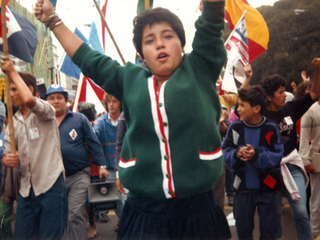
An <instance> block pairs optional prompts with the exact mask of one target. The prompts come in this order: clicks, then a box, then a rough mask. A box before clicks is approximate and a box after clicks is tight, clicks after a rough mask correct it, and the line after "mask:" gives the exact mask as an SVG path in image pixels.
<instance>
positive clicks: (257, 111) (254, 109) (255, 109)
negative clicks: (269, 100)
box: [253, 105, 261, 113]
mask: <svg viewBox="0 0 320 240" xmlns="http://www.w3.org/2000/svg"><path fill="white" fill-rule="evenodd" d="M260 111H261V106H260V105H256V106H254V107H253V112H254V113H259V112H260Z"/></svg>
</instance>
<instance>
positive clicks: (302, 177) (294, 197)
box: [261, 58, 320, 240]
mask: <svg viewBox="0 0 320 240" xmlns="http://www.w3.org/2000/svg"><path fill="white" fill-rule="evenodd" d="M312 65H313V67H314V69H315V73H314V82H313V84H312V86H311V89H310V92H309V93H307V94H305V95H304V96H302V97H300V98H299V99H296V100H294V101H291V102H287V103H286V94H285V86H286V80H285V79H284V78H283V77H281V76H279V75H272V76H268V77H266V78H264V79H263V80H262V81H261V85H262V87H263V88H264V89H265V91H266V92H267V98H268V106H267V109H266V110H265V111H264V112H263V115H264V116H266V118H268V119H270V120H272V121H274V122H275V123H276V124H277V125H278V128H279V130H280V133H281V140H282V143H283V146H284V152H283V158H282V160H281V173H282V176H283V182H284V186H285V192H286V196H287V199H288V202H289V204H290V207H291V211H292V215H293V218H294V221H295V225H296V230H297V235H298V239H299V240H303V239H312V234H311V226H310V220H309V215H308V211H307V194H306V186H307V185H308V176H307V174H306V171H305V169H304V166H303V162H302V159H301V157H300V155H299V154H298V152H297V149H296V144H297V132H296V122H297V121H298V120H299V119H300V118H301V117H302V116H303V114H304V113H305V112H306V111H308V109H309V108H310V106H311V105H312V104H313V103H314V102H315V101H316V100H317V99H318V97H319V93H320V58H315V59H313V61H312ZM281 199H282V197H281V192H279V199H278V201H279V203H278V204H279V209H280V211H281ZM279 217H281V215H279ZM279 224H280V225H279V227H278V231H279V232H278V234H277V237H278V238H279V237H281V236H282V232H281V231H282V229H281V221H279Z"/></svg>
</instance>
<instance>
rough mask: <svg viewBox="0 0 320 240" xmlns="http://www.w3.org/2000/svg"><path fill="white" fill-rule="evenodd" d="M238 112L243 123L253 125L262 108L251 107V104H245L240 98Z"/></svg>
mask: <svg viewBox="0 0 320 240" xmlns="http://www.w3.org/2000/svg"><path fill="white" fill-rule="evenodd" d="M237 111H238V114H239V117H240V120H241V121H246V122H248V123H252V120H253V118H254V117H256V116H257V114H259V113H260V106H254V107H251V106H250V103H248V102H244V101H242V100H241V99H240V98H238V108H237Z"/></svg>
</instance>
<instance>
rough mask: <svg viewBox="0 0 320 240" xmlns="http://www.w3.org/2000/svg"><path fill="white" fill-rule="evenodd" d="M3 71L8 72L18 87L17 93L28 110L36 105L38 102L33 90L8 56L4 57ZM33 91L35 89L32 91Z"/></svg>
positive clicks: (2, 62) (2, 61)
mask: <svg viewBox="0 0 320 240" xmlns="http://www.w3.org/2000/svg"><path fill="white" fill-rule="evenodd" d="M1 67H2V71H4V72H6V73H7V74H8V75H9V76H10V77H11V79H12V81H13V82H14V84H15V85H16V88H17V91H18V92H19V95H20V96H21V98H22V101H23V102H24V104H25V105H26V106H27V107H28V108H32V107H34V106H35V105H36V100H35V99H34V97H33V94H32V92H31V89H30V88H29V87H28V86H27V85H26V84H25V82H24V81H23V80H22V79H21V77H20V75H19V74H18V73H17V72H16V70H15V69H14V66H13V63H12V61H11V60H10V58H9V57H8V56H4V57H3V58H2V60H1ZM32 91H33V89H32Z"/></svg>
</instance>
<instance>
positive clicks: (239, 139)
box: [222, 117, 283, 192]
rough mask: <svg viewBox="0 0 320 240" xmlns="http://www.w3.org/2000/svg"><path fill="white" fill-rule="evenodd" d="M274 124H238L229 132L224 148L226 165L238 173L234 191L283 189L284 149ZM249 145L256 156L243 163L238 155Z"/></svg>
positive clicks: (269, 122) (234, 124)
mask: <svg viewBox="0 0 320 240" xmlns="http://www.w3.org/2000/svg"><path fill="white" fill-rule="evenodd" d="M280 139H281V138H280V133H279V130H278V127H277V126H276V124H275V123H273V122H271V121H269V120H267V119H266V118H265V117H264V118H263V121H262V122H261V123H259V124H256V125H250V124H249V123H247V122H242V121H240V120H235V121H233V122H232V124H231V125H230V127H229V128H228V131H227V136H226V138H225V140H224V141H223V144H222V150H223V155H224V160H225V162H226V163H227V164H228V165H229V166H231V167H232V168H233V170H234V172H235V175H234V176H235V182H234V186H235V191H236V192H248V191H257V190H259V191H263V192H269V191H276V190H279V189H280V188H281V172H280V161H281V158H282V154H283V145H282V144H281V140H280ZM247 144H250V145H251V146H252V147H253V148H254V150H255V156H254V157H253V158H252V159H251V160H249V161H246V162H244V161H242V160H240V159H239V158H238V156H237V153H238V151H239V149H240V148H241V147H243V146H246V145H247Z"/></svg>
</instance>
